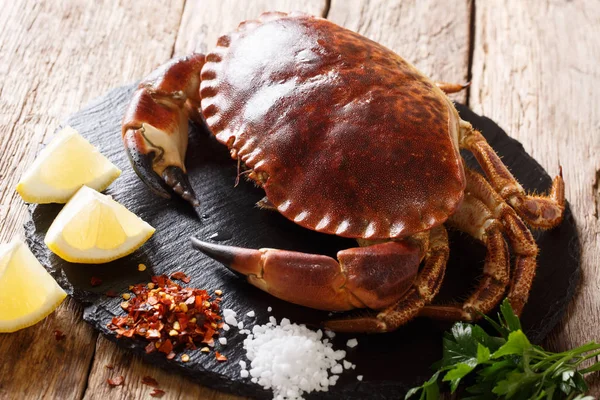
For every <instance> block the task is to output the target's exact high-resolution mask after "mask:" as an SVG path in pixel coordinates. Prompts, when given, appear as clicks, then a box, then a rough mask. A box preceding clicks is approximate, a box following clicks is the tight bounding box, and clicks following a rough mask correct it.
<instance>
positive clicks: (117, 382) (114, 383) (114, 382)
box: [106, 375, 125, 387]
mask: <svg viewBox="0 0 600 400" xmlns="http://www.w3.org/2000/svg"><path fill="white" fill-rule="evenodd" d="M106 382H107V383H108V384H109V385H110V387H115V386H121V385H122V384H123V382H125V378H123V375H120V376H117V377H116V378H114V379H110V378H109V379H107V380H106Z"/></svg>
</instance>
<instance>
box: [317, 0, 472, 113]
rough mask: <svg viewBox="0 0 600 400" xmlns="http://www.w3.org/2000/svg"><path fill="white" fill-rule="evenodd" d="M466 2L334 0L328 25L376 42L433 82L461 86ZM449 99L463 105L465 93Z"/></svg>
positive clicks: (466, 46)
mask: <svg viewBox="0 0 600 400" xmlns="http://www.w3.org/2000/svg"><path fill="white" fill-rule="evenodd" d="M470 10H471V7H470V1H468V0H462V1H452V2H441V1H435V0H427V1H417V0H410V1H402V0H392V1H387V0H369V1H345V0H333V1H332V3H331V8H330V10H329V15H328V19H330V20H332V21H333V22H335V23H337V24H339V25H342V26H345V27H346V28H349V29H351V30H353V31H356V32H359V33H360V34H362V35H365V36H366V37H368V38H369V39H372V40H374V41H376V42H379V43H381V44H383V45H385V46H387V47H389V48H390V49H392V50H393V51H395V52H396V53H398V54H399V55H401V56H402V57H403V58H404V59H406V60H407V61H409V62H410V63H412V64H414V65H415V66H416V67H417V68H419V69H420V70H421V71H423V72H424V73H425V74H426V75H428V76H429V77H431V78H432V79H434V80H437V81H447V82H453V83H465V82H467V77H468V70H469V67H468V63H469V21H470ZM452 98H453V99H454V100H456V101H459V102H462V103H464V102H465V100H466V92H465V91H463V92H462V93H459V94H455V95H453V96H452Z"/></svg>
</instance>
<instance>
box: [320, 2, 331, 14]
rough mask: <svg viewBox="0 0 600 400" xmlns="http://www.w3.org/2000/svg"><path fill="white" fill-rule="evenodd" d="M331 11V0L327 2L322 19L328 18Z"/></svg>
mask: <svg viewBox="0 0 600 400" xmlns="http://www.w3.org/2000/svg"><path fill="white" fill-rule="evenodd" d="M330 9H331V0H325V7H324V8H323V12H322V13H321V17H323V18H327V16H328V15H329V10H330Z"/></svg>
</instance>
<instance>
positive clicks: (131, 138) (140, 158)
mask: <svg viewBox="0 0 600 400" xmlns="http://www.w3.org/2000/svg"><path fill="white" fill-rule="evenodd" d="M135 133H136V132H135V131H131V130H130V131H129V132H128V133H127V135H126V136H125V137H124V142H125V150H126V151H127V156H128V157H129V161H130V162H131V166H132V167H133V170H134V171H135V173H136V174H137V175H138V176H139V177H140V179H141V180H142V182H144V183H145V184H146V186H148V187H149V188H150V190H152V192H154V193H155V194H157V195H159V196H161V197H164V198H170V197H171V194H170V192H169V190H168V187H167V185H166V184H165V182H164V181H163V179H162V178H161V177H160V175H158V174H157V173H156V172H154V169H153V168H152V162H153V160H154V157H155V156H156V154H155V152H154V151H150V152H148V153H142V152H141V151H140V149H139V147H138V146H137V144H136V139H135Z"/></svg>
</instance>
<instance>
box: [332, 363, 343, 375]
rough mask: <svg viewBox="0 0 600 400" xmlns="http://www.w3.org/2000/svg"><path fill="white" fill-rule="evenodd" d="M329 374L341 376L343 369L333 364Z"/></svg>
mask: <svg viewBox="0 0 600 400" xmlns="http://www.w3.org/2000/svg"><path fill="white" fill-rule="evenodd" d="M331 372H332V373H333V374H341V373H342V372H344V369H343V368H342V366H341V365H340V364H335V365H334V366H333V368H331Z"/></svg>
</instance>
